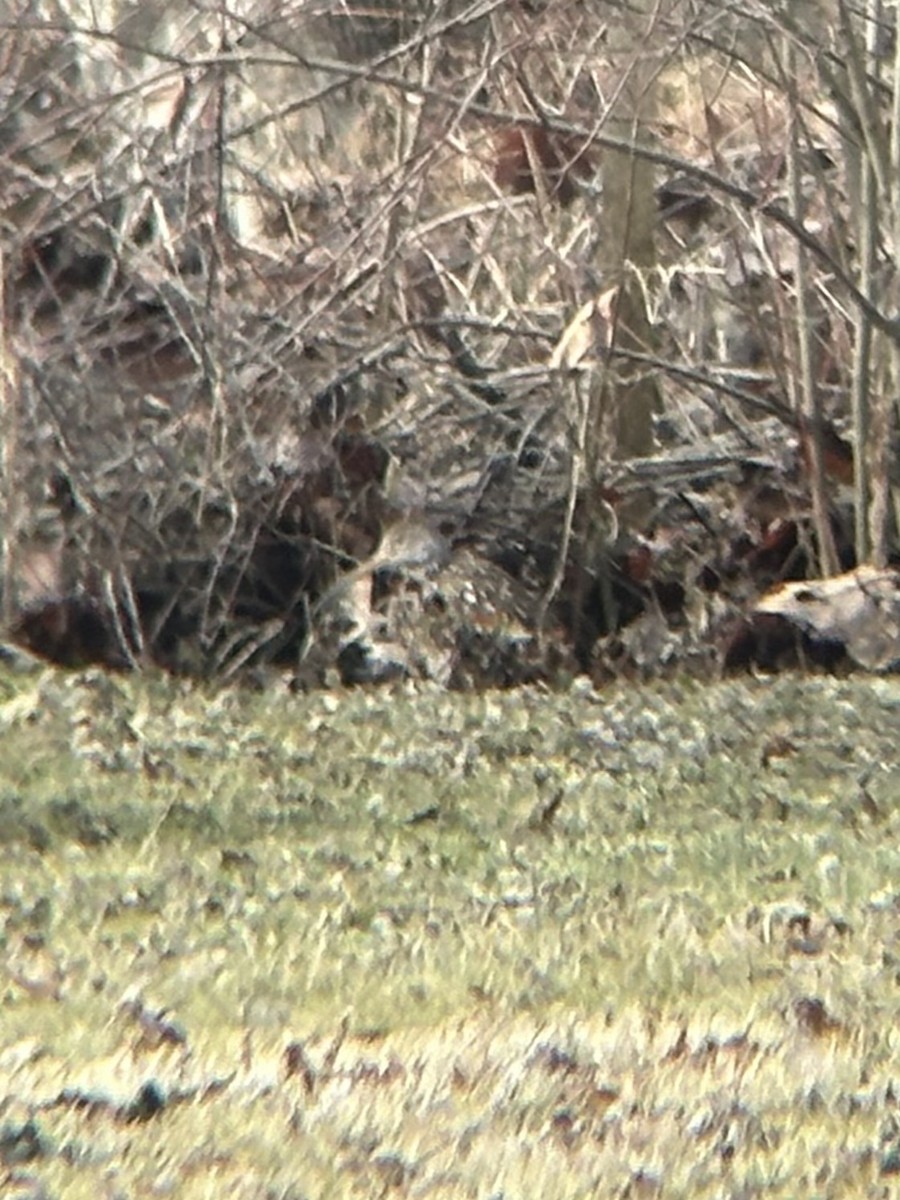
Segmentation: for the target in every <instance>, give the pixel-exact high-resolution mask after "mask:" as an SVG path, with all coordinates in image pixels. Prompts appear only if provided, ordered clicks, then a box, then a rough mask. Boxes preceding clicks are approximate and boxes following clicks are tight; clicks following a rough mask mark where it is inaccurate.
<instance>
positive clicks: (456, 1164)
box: [0, 672, 900, 1198]
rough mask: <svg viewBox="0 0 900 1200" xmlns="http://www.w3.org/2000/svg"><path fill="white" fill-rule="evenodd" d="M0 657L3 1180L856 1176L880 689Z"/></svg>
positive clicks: (890, 812) (877, 1161) (686, 1182)
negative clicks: (78, 663) (656, 684)
mask: <svg viewBox="0 0 900 1200" xmlns="http://www.w3.org/2000/svg"><path fill="white" fill-rule="evenodd" d="M0 685H2V688H3V693H4V696H5V700H4V701H3V703H2V704H0V730H2V733H0V741H2V750H0V763H2V767H0V805H2V816H3V820H2V826H0V828H2V835H0V836H2V848H0V855H2V869H0V878H2V881H3V883H2V889H0V918H2V921H3V925H2V934H0V947H2V960H0V961H2V966H3V975H2V976H0V1024H2V1028H3V1039H2V1046H0V1159H2V1162H3V1166H2V1168H0V1170H2V1171H5V1172H6V1174H5V1176H4V1175H0V1179H4V1180H5V1182H4V1183H3V1188H4V1189H5V1190H4V1192H3V1194H4V1195H5V1194H9V1195H14V1196H38V1195H44V1196H65V1197H67V1198H68V1197H76V1198H77V1197H80V1196H88V1195H90V1196H96V1195H97V1194H98V1193H99V1194H101V1195H110V1196H113V1195H115V1196H129V1197H131V1196H135V1197H137V1196H158V1195H163V1194H173V1195H178V1196H179V1197H182V1196H183V1197H188V1198H193V1197H207V1196H209V1197H212V1196H221V1195H223V1194H226V1195H232V1196H239V1197H245V1196H246V1197H259V1196H267V1197H268V1196H272V1197H276V1196H277V1197H300V1196H303V1197H319V1196H321V1197H326V1196H328V1197H331V1196H345V1195H346V1196H350V1195H373V1196H381V1195H408V1196H425V1195H434V1196H439V1197H448V1198H449V1197H470V1196H472V1197H474V1196H478V1197H481V1196H501V1195H503V1196H538V1195H539V1196H543V1197H580V1196H588V1195H591V1196H626V1195H628V1196H639V1195H657V1194H659V1195H662V1196H687V1195H690V1196H698V1197H705V1196H709V1197H738V1196H741V1197H750V1196H783V1197H797V1196H814V1195H815V1196H822V1197H840V1196H848V1197H849V1196H854V1197H855V1196H871V1197H882V1196H888V1195H889V1194H890V1188H891V1186H892V1174H891V1173H892V1171H894V1170H895V1169H896V1166H897V1162H896V1158H897V1136H896V1115H895V1108H896V1090H897V1086H898V1083H897V1063H898V1046H897V1032H896V1031H897V1012H898V1003H897V971H898V963H900V945H898V941H897V938H898V933H897V911H898V894H897V890H896V887H897V885H896V881H897V879H898V878H900V869H898V868H900V862H898V854H897V849H896V847H897V836H896V835H897V820H898V817H897V806H896V787H895V784H894V783H893V782H892V779H891V776H890V774H889V772H888V771H887V769H886V766H885V764H887V763H888V762H890V761H891V758H890V756H891V755H892V753H893V746H894V737H895V727H896V711H897V705H898V703H900V691H898V687H897V685H896V684H894V683H893V682H891V681H872V680H870V681H849V682H844V683H835V682H833V681H827V680H812V681H806V682H804V681H801V680H793V679H782V680H779V681H778V682H777V683H768V682H765V681H762V682H760V683H758V684H750V685H746V684H727V685H726V684H722V685H719V686H716V687H712V688H707V689H706V690H704V689H702V688H698V687H695V686H693V685H688V684H678V683H676V684H668V685H666V686H665V687H661V688H656V689H648V690H642V691H638V690H636V689H632V690H630V691H629V690H627V689H622V690H619V691H613V692H610V693H608V694H604V695H603V696H602V697H601V696H597V695H596V694H595V693H593V692H591V691H590V690H585V689H580V690H575V691H573V692H572V693H570V694H568V695H559V696H552V695H547V694H541V693H538V692H527V691H526V692H520V693H516V694H514V695H513V694H510V695H494V696H491V695H482V696H475V697H466V698H462V697H447V696H444V695H440V694H438V693H432V692H427V691H426V692H421V693H419V694H414V693H397V694H395V695H393V696H388V695H385V694H384V693H381V694H378V695H373V694H367V693H347V694H345V695H340V696H338V695H316V696H312V697H309V698H303V697H290V696H288V695H286V694H281V695H279V694H278V692H277V689H275V688H273V689H272V690H271V691H270V692H269V693H268V694H267V695H265V696H256V695H251V694H248V693H239V692H228V693H219V694H203V693H200V692H198V691H196V690H191V689H186V688H184V687H183V686H181V685H178V684H175V683H172V682H169V681H166V680H163V679H157V680H153V679H150V680H144V681H142V682H133V681H128V680H123V679H112V678H109V677H104V676H102V675H99V674H89V675H84V676H71V677H64V676H59V675H57V674H55V673H52V672H41V673H39V674H37V675H34V676H23V677H13V676H10V675H8V676H5V677H3V679H2V681H0ZM160 1009H165V1010H166V1015H165V1016H162V1017H159V1016H157V1014H158V1012H159V1010H160ZM29 1122H31V1124H29ZM42 1189H43V1190H42Z"/></svg>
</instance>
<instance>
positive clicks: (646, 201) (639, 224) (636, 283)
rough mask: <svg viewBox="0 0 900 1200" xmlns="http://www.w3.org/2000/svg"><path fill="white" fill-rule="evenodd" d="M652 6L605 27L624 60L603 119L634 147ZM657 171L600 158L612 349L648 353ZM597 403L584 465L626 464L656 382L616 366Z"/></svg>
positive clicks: (643, 437) (642, 448) (636, 8)
mask: <svg viewBox="0 0 900 1200" xmlns="http://www.w3.org/2000/svg"><path fill="white" fill-rule="evenodd" d="M657 10H658V5H657V4H655V3H651V2H650V0H638V2H637V3H635V4H633V5H632V6H631V9H630V13H629V14H628V15H627V16H625V15H623V16H622V18H621V19H620V20H618V21H617V22H615V23H613V24H611V27H610V31H609V37H610V42H611V45H610V49H611V50H612V51H613V53H614V54H615V53H616V52H618V53H619V54H620V55H621V58H622V61H623V62H630V65H629V67H628V68H627V70H626V73H625V76H624V78H623V81H622V85H621V87H620V88H619V90H618V91H617V94H616V97H615V99H614V102H613V107H612V111H611V113H610V116H609V118H608V121H607V125H606V129H607V131H608V132H609V133H610V134H612V135H613V136H615V137H620V138H623V139H626V140H628V141H630V142H631V143H632V144H636V145H646V144H647V143H648V142H649V141H650V139H651V134H650V128H651V124H652V122H653V120H654V119H655V116H656V101H657V96H656V91H657V89H656V75H657V72H658V63H657V62H656V60H655V58H653V57H652V56H650V55H649V54H648V53H647V52H646V49H645V47H646V46H647V45H649V44H652V31H653V26H654V22H655V19H656V14H657ZM655 229H656V196H655V167H654V165H653V164H652V163H650V162H648V161H647V160H646V159H643V158H639V157H637V156H636V155H634V154H630V153H628V152H625V151H613V150H607V151H606V152H605V154H604V158H603V211H602V216H601V233H600V237H601V267H602V270H603V276H604V285H605V286H609V285H610V284H613V283H618V285H619V291H618V298H617V303H616V306H615V316H614V329H613V335H612V338H611V342H612V346H613V348H616V347H618V348H621V349H623V350H636V351H640V352H641V353H644V354H650V353H653V340H654V339H653V331H652V329H651V326H650V321H649V318H648V315H647V306H646V300H645V287H646V286H647V285H648V284H649V281H650V276H651V272H652V271H653V269H654V267H655V266H656V261H657V259H656V244H655V236H654V235H655ZM604 391H605V395H604V396H602V397H601V398H600V408H599V413H598V420H597V422H596V424H595V429H594V439H593V442H594V444H593V446H592V447H591V450H592V453H591V459H592V461H591V462H590V464H589V465H590V467H591V468H594V469H595V468H596V467H597V466H599V463H600V461H601V459H602V457H603V455H602V447H603V446H604V444H605V445H610V448H611V450H612V454H613V455H614V456H615V457H617V458H622V459H627V458H633V457H637V456H640V455H644V454H648V453H649V452H650V451H651V450H652V447H653V414H654V413H655V412H656V410H657V408H658V406H659V394H658V390H657V384H656V380H655V379H654V378H652V377H648V376H647V375H646V374H645V373H643V372H642V371H641V370H640V369H639V368H635V367H630V366H628V365H626V364H620V363H617V364H616V370H615V371H610V372H608V373H607V375H606V382H605V385H604Z"/></svg>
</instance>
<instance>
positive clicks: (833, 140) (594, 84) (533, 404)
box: [0, 0, 897, 683]
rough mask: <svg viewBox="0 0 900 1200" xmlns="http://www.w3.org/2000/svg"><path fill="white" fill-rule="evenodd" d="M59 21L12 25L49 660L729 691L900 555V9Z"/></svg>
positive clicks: (69, 7) (28, 386)
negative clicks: (741, 662)
mask: <svg viewBox="0 0 900 1200" xmlns="http://www.w3.org/2000/svg"><path fill="white" fill-rule="evenodd" d="M57 8H58V11H57V12H56V13H55V15H53V16H52V17H48V16H46V15H42V13H41V12H39V11H38V9H37V8H34V9H31V8H26V10H24V11H20V8H19V6H12V7H10V6H7V7H6V9H5V10H4V12H3V17H4V22H3V26H2V52H3V55H4V61H5V62H6V63H7V64H8V71H7V77H8V85H7V86H6V87H5V90H4V93H3V110H2V111H0V137H2V141H3V146H4V150H5V157H4V159H3V171H4V173H5V175H4V196H5V197H6V200H5V204H4V209H3V214H2V237H3V263H4V279H5V310H4V316H5V321H4V340H3V367H4V369H3V389H4V391H3V423H4V429H3V436H4V451H5V452H4V460H3V486H4V492H3V496H4V518H3V533H4V588H3V599H4V611H5V614H6V623H7V629H8V630H9V631H10V633H11V634H12V636H14V637H15V638H16V639H17V640H19V641H21V642H23V643H24V644H26V645H28V646H31V647H32V648H34V649H36V650H38V651H39V652H41V653H44V654H47V655H49V656H50V657H53V658H56V659H57V660H58V661H63V662H71V663H74V662H81V661H102V662H106V663H107V664H110V665H115V666H130V667H136V666H140V665H141V664H143V663H146V662H151V661H152V662H156V663H160V664H162V665H164V666H166V667H167V668H169V669H172V670H175V671H178V672H187V673H190V674H200V675H206V676H215V677H218V678H225V679H227V678H232V677H234V676H235V675H237V674H239V673H243V672H244V671H245V670H247V669H248V668H251V669H258V668H264V667H266V666H267V665H269V664H275V665H278V666H280V667H286V668H287V669H288V670H290V671H292V672H294V673H295V674H296V675H297V677H298V679H299V680H301V681H302V682H304V683H305V682H315V681H321V680H323V679H325V678H328V677H330V676H329V672H330V671H331V670H332V668H333V667H334V666H335V664H336V665H337V668H338V673H339V674H340V675H342V676H343V678H345V680H348V681H349V680H351V679H352V680H353V681H364V680H366V679H369V678H371V679H382V678H394V677H397V676H398V675H425V676H426V677H431V678H435V679H440V680H443V681H445V682H446V681H453V680H456V681H462V680H472V679H474V678H476V677H477V678H479V679H485V680H490V679H491V677H492V666H491V664H492V663H493V662H495V661H499V662H504V663H506V664H507V665H508V669H507V668H506V667H505V668H504V669H503V671H501V672H500V673H499V674H497V675H496V677H495V682H507V683H508V682H514V681H517V680H519V679H522V678H524V679H530V678H534V677H544V678H554V677H558V675H559V672H560V671H562V672H563V673H564V674H569V673H571V672H572V671H577V670H587V671H589V672H591V673H592V674H593V675H594V677H595V678H602V677H605V676H606V675H608V674H609V673H610V672H612V673H618V672H620V671H622V670H637V671H638V672H643V671H646V670H653V669H658V668H659V667H665V666H666V664H671V663H673V662H676V661H677V662H679V663H681V664H682V665H690V666H692V667H693V668H694V669H698V670H701V671H708V670H709V669H711V668H714V667H715V666H716V665H717V664H718V663H720V662H721V661H722V657H723V655H724V656H725V657H728V655H729V648H730V646H731V644H732V638H733V632H732V631H733V629H734V628H735V625H734V622H735V620H736V619H737V618H739V617H740V616H741V614H742V613H743V612H744V611H745V608H746V606H747V604H748V602H749V601H751V600H752V599H753V598H754V597H755V596H756V595H758V594H759V593H760V592H761V591H764V590H765V589H766V588H767V587H768V586H769V585H771V584H773V583H777V582H780V581H782V580H785V579H794V580H796V579H803V578H811V577H815V576H817V575H821V574H823V573H824V574H833V573H834V572H835V571H837V570H839V569H841V568H843V569H846V568H849V567H851V566H853V565H854V564H856V563H863V562H865V561H867V560H871V561H873V562H874V563H875V565H876V566H884V565H885V564H887V563H888V562H889V560H890V559H891V558H892V555H893V548H894V545H895V535H894V532H893V530H894V522H893V517H892V515H891V505H892V499H891V495H892V493H891V469H890V456H891V451H890V446H891V444H892V437H893V433H892V430H893V421H894V414H893V410H892V407H891V402H890V400H889V397H890V396H892V395H894V394H895V391H894V389H892V385H891V379H892V378H893V375H892V372H893V370H894V366H893V363H894V357H893V356H894V352H895V343H896V339H895V332H896V331H895V330H894V327H893V324H892V318H891V316H890V313H891V311H892V308H891V300H890V297H891V296H892V294H893V293H892V290H891V289H892V287H893V284H892V283H891V279H892V278H893V276H892V271H893V268H892V266H891V265H890V264H891V263H892V261H893V258H892V252H891V249H890V247H891V244H892V243H891V238H892V236H893V234H892V229H893V224H892V219H891V217H890V214H891V213H892V212H893V211H894V208H895V203H894V197H893V193H892V191H891V188H892V187H893V184H892V183H891V180H892V179H894V178H896V177H897V173H896V172H894V173H893V174H892V173H891V171H890V170H889V169H888V167H889V163H890V154H891V153H892V151H891V149H890V147H891V146H892V145H893V142H892V140H891V139H892V136H893V135H892V130H893V128H894V126H893V124H892V122H893V121H894V117H893V115H892V114H893V112H894V110H893V108H892V107H891V103H890V96H891V95H892V92H891V88H892V87H893V84H892V83H891V79H892V78H893V77H892V76H891V75H890V73H889V64H890V54H891V53H892V50H891V45H892V43H891V42H890V22H891V20H892V19H893V18H892V17H891V16H890V13H891V11H892V10H890V9H889V8H886V9H885V11H884V13H880V10H879V13H876V12H874V11H873V13H872V14H870V17H871V19H869V17H865V16H863V15H861V14H857V13H855V11H854V12H851V11H850V10H849V9H847V10H845V7H844V6H843V5H842V4H838V5H837V6H836V8H835V11H834V12H833V13H832V12H831V11H830V10H829V13H828V15H827V20H825V21H824V22H823V23H822V24H814V23H813V22H812V21H809V22H808V23H800V24H790V23H789V21H788V18H786V17H784V16H783V15H777V14H776V13H775V12H774V10H772V9H771V7H770V6H768V5H765V4H753V5H751V6H750V8H749V9H748V13H747V20H746V22H744V23H743V24H742V26H741V29H740V30H736V29H735V27H734V26H733V24H732V18H731V17H730V16H729V15H728V13H727V12H723V11H721V6H718V5H708V4H705V3H695V2H691V3H689V2H687V0H671V3H668V4H665V5H661V6H660V5H655V6H649V5H643V4H638V5H631V6H629V11H628V14H625V13H624V10H623V11H622V12H620V11H619V9H618V8H617V7H616V6H615V5H614V6H611V7H610V9H609V12H608V13H607V12H606V10H604V12H605V13H606V15H605V16H604V15H602V14H598V13H597V12H596V11H594V8H593V7H592V6H584V5H582V4H578V3H574V0H553V2H552V3H547V4H543V5H525V4H522V5H519V4H516V5H501V4H491V3H488V4H484V5H480V6H479V5H476V6H474V7H473V6H469V5H466V4H464V3H462V2H460V0H453V2H452V3H451V2H450V0H447V2H446V3H443V4H440V5H438V6H436V7H435V6H425V5H423V6H421V7H420V6H416V5H413V6H406V7H405V8H404V10H403V17H402V19H401V18H400V17H396V18H395V17H393V16H392V15H391V13H390V12H386V13H385V14H384V15H381V16H371V15H368V14H366V13H362V12H357V11H355V10H354V9H353V8H352V7H350V8H348V9H347V11H346V12H344V11H343V10H342V11H341V12H340V13H337V12H335V13H325V12H324V11H323V12H322V13H319V12H318V10H314V9H311V8H310V6H308V5H299V6H297V5H291V4H290V3H284V4H282V5H279V6H275V7H274V8H271V9H270V8H265V9H264V8H263V6H255V5H254V4H251V3H249V2H248V3H242V4H238V5H235V6H234V7H233V9H223V10H222V12H221V13H219V14H217V15H216V16H213V15H212V14H205V13H201V12H199V11H195V10H193V9H191V8H190V7H186V8H185V9H184V11H183V12H182V11H180V10H179V9H178V7H177V6H171V5H170V6H164V9H163V7H162V6H161V7H160V8H159V10H157V9H156V8H154V6H152V5H144V6H141V9H140V12H139V11H138V9H137V8H134V7H133V6H129V5H127V4H118V3H114V2H113V0H110V3H109V5H108V6H107V7H106V8H103V9H102V11H101V10H100V9H96V10H95V9H93V8H92V9H91V10H90V11H87V9H86V10H85V11H84V12H82V11H81V10H80V9H79V7H78V6H77V5H76V4H74V3H73V4H63V3H61V2H60V3H59V4H58V6H57ZM879 14H880V15H879ZM873 30H875V31H876V33H877V34H878V36H877V37H876V36H875V33H873V32H872V31H873ZM867 39H868V40H867ZM879 39H880V40H879ZM854 114H856V117H859V115H860V114H863V115H864V116H865V119H866V122H867V123H866V124H860V121H859V120H857V121H856V124H854V119H855V118H854ZM619 162H621V164H622V169H621V170H619V169H618V167H617V165H616V164H617V163H619ZM629 180H630V182H629ZM867 180H868V182H866V181H867ZM620 181H621V182H622V184H623V187H622V191H621V193H620V194H616V199H615V203H613V199H612V198H613V195H614V192H615V189H616V187H617V186H618V184H619V182H620ZM864 183H865V189H863V188H862V185H863V184H864ZM861 189H862V190H861ZM873 189H874V190H873ZM863 190H865V194H866V196H868V197H869V201H868V208H866V207H865V205H864V204H863V199H862V196H863ZM579 314H583V315H584V319H581V318H580V317H579ZM576 334H577V336H576ZM576 342H577V344H578V350H577V354H576V352H575V345H576ZM861 347H868V350H866V352H865V354H863V352H862V349H861ZM461 564H464V566H463V565H461ZM448 571H449V572H452V573H451V574H446V572H448ZM465 571H471V572H472V577H473V581H472V586H471V588H470V589H469V590H470V591H474V594H475V600H474V601H473V602H472V603H470V604H469V606H468V608H465V607H463V608H461V607H460V606H461V604H462V598H463V596H464V593H466V588H465V585H464V582H462V581H461V577H462V575H463V574H464V572H465ZM344 576H346V578H344V579H343V583H341V582H340V581H341V579H342V578H343V577H344ZM476 577H477V580H478V582H477V584H476V582H475V579H476ZM510 590H513V591H514V592H515V593H516V596H517V598H516V600H515V601H514V602H510V600H509V599H508V593H509V592H510ZM510 603H512V608H510V607H509V605H510ZM504 609H505V610H506V616H507V617H509V618H510V619H511V621H512V625H513V626H514V628H512V629H511V630H504V632H503V633H502V634H501V633H500V632H498V630H497V628H496V626H497V622H496V620H495V617H494V616H493V614H495V613H497V612H498V611H501V610H504ZM548 647H551V653H552V658H547V657H546V655H547V648H548ZM522 654H524V657H525V659H526V660H529V661H530V662H531V666H527V667H525V668H523V669H522V670H517V669H516V667H515V663H516V661H517V659H518V658H519V657H520V656H521V655H522ZM342 655H343V658H342V657H341V656H342ZM342 663H343V664H348V663H349V664H350V666H346V665H345V666H342V665H341V664H342Z"/></svg>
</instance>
